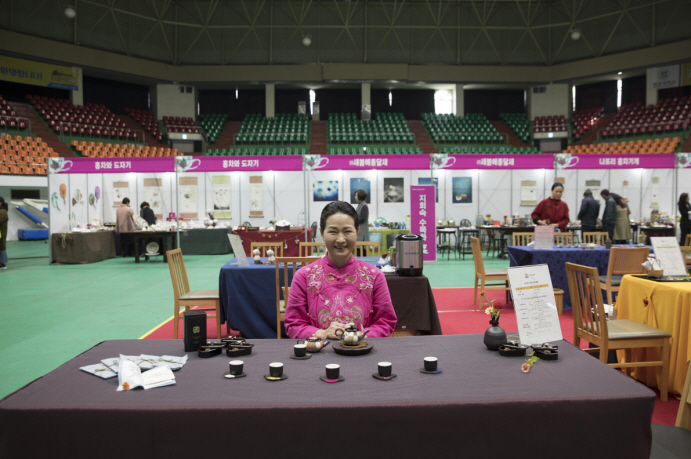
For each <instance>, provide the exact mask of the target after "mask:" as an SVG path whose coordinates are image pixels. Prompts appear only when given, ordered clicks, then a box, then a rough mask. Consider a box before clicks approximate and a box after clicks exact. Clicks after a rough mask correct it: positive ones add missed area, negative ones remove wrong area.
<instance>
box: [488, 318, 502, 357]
mask: <svg viewBox="0 0 691 459" xmlns="http://www.w3.org/2000/svg"><path fill="white" fill-rule="evenodd" d="M489 323H490V325H492V326H491V327H489V328H488V329H487V330H486V331H485V339H484V343H485V346H487V349H489V350H490V351H498V350H499V346H501V345H502V344H504V343H506V332H505V331H504V329H503V328H501V327H499V321H498V320H490V321H489Z"/></svg>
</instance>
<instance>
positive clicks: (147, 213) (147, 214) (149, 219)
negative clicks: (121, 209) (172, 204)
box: [139, 201, 156, 226]
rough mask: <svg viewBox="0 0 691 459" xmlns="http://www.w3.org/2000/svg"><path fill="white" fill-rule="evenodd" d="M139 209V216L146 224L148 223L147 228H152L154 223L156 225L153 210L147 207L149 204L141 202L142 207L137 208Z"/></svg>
mask: <svg viewBox="0 0 691 459" xmlns="http://www.w3.org/2000/svg"><path fill="white" fill-rule="evenodd" d="M139 209H140V210H139V216H140V217H142V218H143V219H144V220H146V223H148V224H149V226H153V225H154V223H156V215H154V211H153V209H152V208H151V207H149V203H148V202H146V201H144V202H142V205H141V206H139Z"/></svg>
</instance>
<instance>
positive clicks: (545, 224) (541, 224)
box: [537, 220, 547, 226]
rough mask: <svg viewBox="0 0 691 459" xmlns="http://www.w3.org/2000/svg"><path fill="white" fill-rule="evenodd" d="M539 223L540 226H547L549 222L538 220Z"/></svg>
mask: <svg viewBox="0 0 691 459" xmlns="http://www.w3.org/2000/svg"><path fill="white" fill-rule="evenodd" d="M537 224H538V225H540V226H547V222H546V221H545V220H538V221H537Z"/></svg>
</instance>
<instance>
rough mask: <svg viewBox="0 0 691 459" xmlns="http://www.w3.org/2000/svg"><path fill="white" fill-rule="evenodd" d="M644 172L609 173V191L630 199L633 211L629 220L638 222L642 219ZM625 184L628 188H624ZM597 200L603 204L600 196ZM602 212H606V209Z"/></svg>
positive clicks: (628, 170) (622, 170) (635, 170)
mask: <svg viewBox="0 0 691 459" xmlns="http://www.w3.org/2000/svg"><path fill="white" fill-rule="evenodd" d="M642 171H643V169H613V170H611V171H610V172H609V188H608V189H609V191H610V192H611V193H616V194H618V195H620V196H622V197H624V198H626V199H628V201H629V210H630V211H631V215H629V219H631V220H636V221H638V220H640V218H641V190H642V189H641V178H642V175H641V173H642ZM624 182H627V185H626V186H624ZM597 198H598V199H599V200H600V203H602V199H601V198H600V196H598V197H597ZM601 205H602V204H601ZM601 210H602V211H604V209H601ZM648 215H650V213H648Z"/></svg>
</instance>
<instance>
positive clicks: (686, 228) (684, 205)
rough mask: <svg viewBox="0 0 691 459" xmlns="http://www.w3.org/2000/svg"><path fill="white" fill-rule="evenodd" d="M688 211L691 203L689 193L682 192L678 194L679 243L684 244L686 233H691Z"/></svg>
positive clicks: (690, 209) (690, 210)
mask: <svg viewBox="0 0 691 459" xmlns="http://www.w3.org/2000/svg"><path fill="white" fill-rule="evenodd" d="M689 212H691V204H689V194H688V193H682V194H681V196H679V215H680V216H681V219H680V221H679V229H681V238H680V239H679V245H686V235H687V234H689V233H691V220H689Z"/></svg>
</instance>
